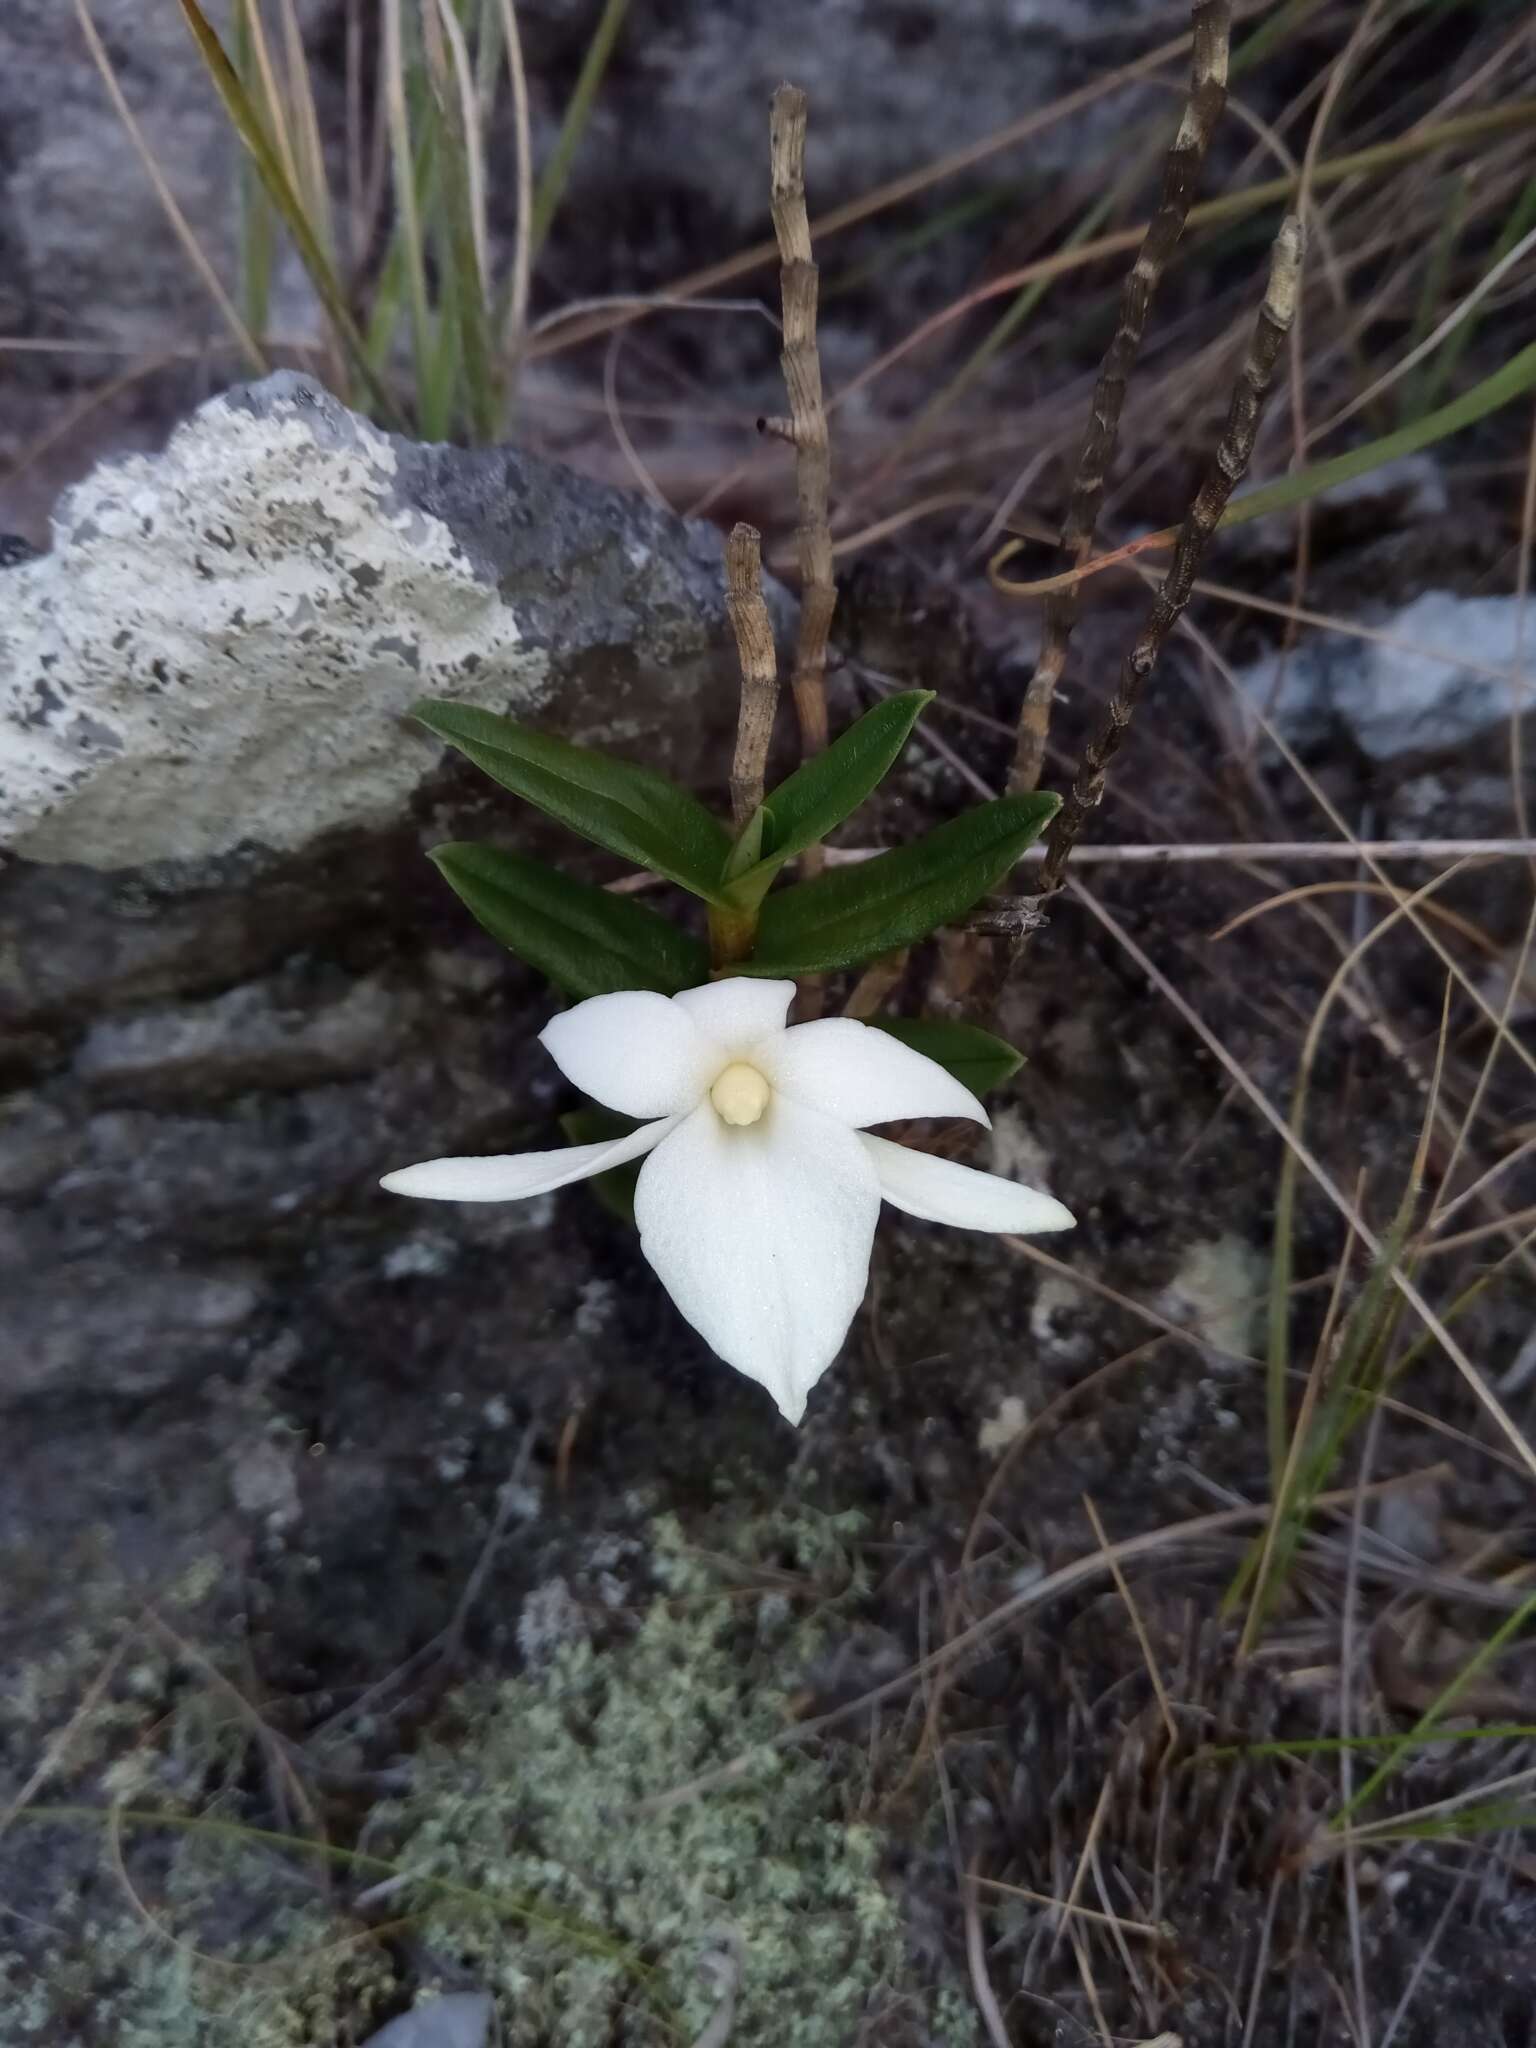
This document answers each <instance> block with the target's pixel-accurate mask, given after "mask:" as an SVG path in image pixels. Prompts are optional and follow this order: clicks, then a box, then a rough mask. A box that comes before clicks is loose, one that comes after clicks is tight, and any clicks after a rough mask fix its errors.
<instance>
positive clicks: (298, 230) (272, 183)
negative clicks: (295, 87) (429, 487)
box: [180, 0, 405, 426]
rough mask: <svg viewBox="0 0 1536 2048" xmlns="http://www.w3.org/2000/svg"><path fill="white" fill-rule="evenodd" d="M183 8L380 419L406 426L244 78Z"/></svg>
mask: <svg viewBox="0 0 1536 2048" xmlns="http://www.w3.org/2000/svg"><path fill="white" fill-rule="evenodd" d="M180 6H181V11H182V14H183V15H184V16H185V18H186V22H187V26H188V27H189V28H190V29H191V31H192V35H193V39H194V41H195V42H196V44H197V47H198V51H199V54H200V55H201V57H202V59H203V63H204V64H205V65H206V67H207V70H208V75H209V77H210V78H211V79H212V81H213V85H214V89H215V91H216V92H217V93H218V95H219V98H220V99H221V100H222V101H223V103H224V110H225V112H226V113H227V114H228V116H229V119H230V123H231V125H232V126H233V128H234V130H235V133H236V134H237V135H238V136H239V138H240V140H241V141H242V142H243V143H244V144H245V147H246V148H247V149H248V150H249V151H250V153H251V155H252V157H253V158H254V159H255V162H256V168H257V170H258V172H259V173H260V176H261V181H262V184H263V185H264V186H265V187H266V190H267V193H268V195H269V197H270V198H271V200H272V204H273V206H274V207H275V208H276V209H277V212H278V214H279V216H280V217H281V219H282V222H283V225H284V227H285V228H287V230H288V232H289V234H290V235H291V236H292V237H293V240H294V245H295V247H296V248H297V249H298V252H299V256H300V259H301V261H302V262H303V265H304V268H305V270H306V271H307V272H308V273H309V279H310V282H311V284H313V286H314V287H315V290H316V292H317V293H318V294H319V296H320V302H321V304H322V305H323V306H324V307H325V312H326V317H327V319H329V321H330V322H331V325H332V326H333V327H334V328H335V330H336V332H337V334H338V335H339V336H340V338H341V341H342V343H343V345H344V347H345V348H346V350H347V352H348V354H349V355H350V356H351V357H352V360H353V361H354V363H355V364H356V365H357V370H358V374H359V376H360V377H361V378H362V380H363V382H364V383H365V384H366V385H367V387H368V392H369V396H370V397H371V398H372V399H373V401H374V403H375V404H376V405H377V406H378V408H379V411H380V415H381V417H383V418H384V419H387V420H388V421H389V422H390V424H391V425H393V426H404V424H405V421H404V419H403V418H402V416H401V413H400V409H399V407H398V406H397V405H396V403H395V400H394V398H393V396H392V394H391V392H390V390H389V387H388V385H387V384H385V382H384V380H383V379H382V377H380V376H379V375H378V373H377V372H376V371H375V369H374V367H373V365H372V364H371V363H370V362H369V360H368V354H367V350H366V348H365V347H364V345H363V337H362V335H361V334H360V333H359V331H358V328H357V323H356V321H354V319H353V318H352V315H351V313H350V311H349V310H348V308H347V301H346V294H345V292H344V291H343V290H342V287H341V281H340V279H339V278H338V277H337V275H336V272H335V271H334V269H333V268H332V267H331V265H330V264H329V263H328V262H327V260H326V256H325V251H324V250H323V249H322V248H321V246H320V243H319V241H318V240H317V238H316V236H315V232H314V230H313V228H312V227H311V225H310V222H309V219H308V216H307V215H306V214H305V211H304V207H303V203H302V201H301V200H300V198H299V196H298V193H297V192H296V191H295V190H294V188H293V185H292V183H291V182H290V180H289V178H288V174H287V172H286V171H285V170H284V169H283V166H282V164H281V163H280V162H279V161H278V157H277V153H276V151H275V150H274V149H273V147H272V145H271V143H270V141H269V140H268V137H267V132H266V129H265V127H264V125H263V123H262V120H261V117H260V115H259V114H258V113H257V111H256V107H255V104H254V102H253V101H252V99H251V96H250V94H249V93H248V92H247V91H246V89H245V86H244V85H243V84H242V82H241V80H240V76H239V73H238V72H237V71H236V70H235V67H234V66H233V64H231V62H230V61H229V55H228V52H227V51H226V50H225V48H224V45H223V44H222V43H221V42H220V41H219V38H218V36H217V34H216V33H215V32H214V30H213V28H212V26H211V25H210V23H209V21H208V18H207V16H206V15H205V14H204V13H203V11H202V9H201V7H200V6H199V5H198V0H180Z"/></svg>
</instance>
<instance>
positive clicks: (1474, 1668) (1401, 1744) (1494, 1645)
mask: <svg viewBox="0 0 1536 2048" xmlns="http://www.w3.org/2000/svg"><path fill="white" fill-rule="evenodd" d="M1531 1620H1536V1593H1532V1594H1531V1596H1530V1598H1529V1599H1527V1600H1523V1601H1522V1602H1521V1603H1520V1605H1519V1606H1518V1607H1517V1608H1516V1609H1515V1611H1514V1613H1513V1614H1511V1615H1508V1616H1506V1618H1505V1619H1504V1620H1503V1621H1502V1622H1500V1624H1499V1626H1498V1627H1497V1628H1496V1629H1495V1630H1494V1632H1493V1634H1492V1635H1491V1636H1490V1637H1489V1638H1488V1640H1487V1642H1486V1643H1483V1644H1481V1645H1480V1646H1479V1647H1478V1649H1477V1651H1476V1652H1475V1653H1474V1654H1473V1655H1472V1656H1471V1657H1469V1658H1468V1659H1467V1661H1466V1663H1465V1664H1464V1665H1463V1666H1462V1668H1461V1669H1460V1671H1458V1672H1457V1674H1456V1676H1455V1677H1454V1678H1453V1679H1452V1680H1451V1682H1450V1684H1449V1685H1447V1686H1445V1687H1444V1688H1443V1690H1442V1691H1441V1692H1440V1693H1439V1694H1438V1695H1437V1696H1436V1697H1435V1698H1434V1699H1433V1700H1431V1701H1430V1703H1429V1705H1428V1706H1427V1707H1426V1708H1425V1709H1424V1712H1423V1713H1422V1714H1421V1715H1420V1716H1419V1719H1418V1721H1417V1723H1416V1724H1415V1725H1414V1727H1413V1728H1412V1729H1411V1730H1410V1731H1409V1733H1408V1734H1406V1735H1403V1736H1400V1737H1399V1738H1398V1740H1397V1741H1396V1742H1395V1743H1394V1744H1393V1745H1392V1748H1391V1749H1390V1751H1389V1752H1388V1754H1387V1755H1386V1756H1385V1757H1384V1758H1383V1759H1382V1761H1381V1762H1380V1763H1379V1764H1378V1765H1377V1767H1376V1769H1375V1770H1374V1771H1372V1773H1371V1775H1370V1776H1369V1777H1368V1778H1367V1779H1366V1781H1365V1783H1364V1784H1363V1785H1361V1786H1360V1788H1359V1790H1358V1791H1356V1792H1355V1793H1353V1794H1352V1795H1351V1797H1350V1798H1348V1799H1346V1800H1345V1802H1344V1804H1343V1805H1342V1806H1341V1807H1340V1808H1339V1810H1338V1812H1337V1813H1336V1814H1335V1815H1334V1816H1333V1818H1332V1820H1331V1821H1330V1822H1329V1823H1328V1825H1329V1827H1330V1828H1332V1829H1334V1830H1337V1829H1339V1828H1342V1827H1343V1826H1345V1824H1346V1823H1347V1822H1348V1820H1349V1819H1350V1816H1351V1815H1352V1814H1356V1813H1358V1812H1359V1811H1360V1809H1361V1807H1362V1806H1365V1805H1366V1804H1367V1803H1368V1802H1369V1801H1370V1800H1372V1799H1374V1798H1375V1796H1376V1794H1377V1793H1378V1792H1379V1791H1380V1790H1381V1788H1382V1786H1383V1785H1384V1784H1385V1783H1386V1782H1387V1780H1388V1778H1390V1777H1391V1776H1392V1773H1393V1772H1394V1771H1395V1770H1396V1769H1397V1767H1398V1765H1399V1764H1400V1763H1401V1762H1402V1760H1403V1758H1404V1756H1405V1755H1406V1754H1407V1753H1408V1751H1409V1750H1410V1749H1412V1748H1413V1746H1414V1745H1415V1744H1416V1743H1419V1742H1422V1741H1423V1739H1424V1738H1425V1736H1426V1735H1428V1734H1429V1733H1430V1732H1431V1730H1432V1729H1433V1728H1434V1726H1435V1723H1436V1722H1437V1721H1439V1720H1441V1719H1443V1717H1444V1716H1445V1715H1446V1714H1448V1713H1449V1712H1450V1711H1451V1709H1452V1708H1453V1707H1454V1706H1455V1704H1456V1702H1457V1700H1459V1699H1460V1697H1461V1695H1462V1694H1463V1693H1464V1692H1465V1691H1466V1689H1467V1687H1468V1686H1469V1685H1471V1683H1472V1682H1473V1680H1474V1679H1475V1678H1477V1677H1478V1676H1479V1674H1480V1673H1481V1672H1483V1671H1484V1670H1486V1669H1487V1667H1488V1665H1489V1664H1491V1663H1492V1662H1493V1660H1494V1658H1495V1657H1496V1656H1498V1654H1499V1652H1500V1651H1501V1650H1502V1649H1503V1648H1504V1646H1505V1644H1506V1643H1509V1642H1511V1641H1513V1639H1514V1638H1515V1637H1516V1636H1517V1635H1518V1634H1519V1633H1520V1631H1521V1629H1523V1628H1524V1627H1525V1625H1526V1623H1527V1622H1528V1621H1531Z"/></svg>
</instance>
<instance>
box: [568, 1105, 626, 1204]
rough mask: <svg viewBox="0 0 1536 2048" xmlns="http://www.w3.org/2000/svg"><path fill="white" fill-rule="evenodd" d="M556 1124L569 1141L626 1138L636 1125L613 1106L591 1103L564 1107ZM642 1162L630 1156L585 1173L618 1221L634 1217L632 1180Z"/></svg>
mask: <svg viewBox="0 0 1536 2048" xmlns="http://www.w3.org/2000/svg"><path fill="white" fill-rule="evenodd" d="M560 1128H561V1130H562V1131H564V1133H565V1135H566V1136H567V1137H568V1138H569V1139H570V1141H571V1143H572V1144H573V1145H606V1144H607V1143H608V1142H609V1141H610V1140H611V1139H613V1138H627V1137H628V1136H629V1134H630V1132H631V1131H633V1130H635V1129H636V1128H638V1127H637V1125H636V1123H635V1119H634V1118H633V1117H632V1116H620V1115H619V1113H618V1111H617V1110H616V1109H602V1108H599V1107H598V1106H597V1105H596V1104H593V1105H592V1106H591V1107H589V1108H587V1109H571V1110H567V1111H566V1113H565V1115H564V1116H563V1117H561V1119H560ZM644 1164H645V1161H644V1160H643V1159H631V1160H630V1162H629V1164H628V1165H627V1166H610V1167H609V1168H608V1170H607V1172H606V1173H594V1174H592V1175H590V1176H589V1177H588V1180H587V1186H588V1187H589V1188H590V1189H591V1190H592V1192H593V1194H594V1195H596V1197H597V1199H598V1200H599V1201H600V1202H601V1203H602V1205H603V1207H604V1208H605V1209H606V1210H607V1211H608V1212H609V1214H610V1215H612V1216H617V1217H618V1219H619V1221H620V1222H621V1223H633V1222H634V1220H635V1183H636V1182H637V1181H638V1180H639V1178H640V1169H641V1167H642V1166H644Z"/></svg>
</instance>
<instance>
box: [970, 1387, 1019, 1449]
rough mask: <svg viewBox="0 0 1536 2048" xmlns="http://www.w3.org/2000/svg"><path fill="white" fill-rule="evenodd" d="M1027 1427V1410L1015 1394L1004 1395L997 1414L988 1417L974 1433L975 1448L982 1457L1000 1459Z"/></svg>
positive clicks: (998, 1405)
mask: <svg viewBox="0 0 1536 2048" xmlns="http://www.w3.org/2000/svg"><path fill="white" fill-rule="evenodd" d="M1028 1427H1029V1410H1028V1408H1026V1407H1025V1405H1024V1403H1023V1401H1022V1400H1020V1398H1019V1396H1018V1395H1017V1394H1004V1396H1003V1398H1002V1400H1001V1401H999V1402H998V1404H997V1413H996V1414H995V1415H989V1416H988V1417H987V1419H986V1421H985V1422H983V1423H982V1425H981V1428H980V1429H979V1430H978V1431H977V1432H976V1448H977V1450H979V1451H980V1452H981V1453H982V1455H983V1456H984V1457H988V1458H1000V1457H1001V1456H1002V1454H1003V1452H1004V1451H1006V1450H1007V1448H1008V1446H1009V1445H1010V1444H1011V1443H1013V1442H1014V1441H1015V1439H1016V1438H1018V1437H1020V1436H1022V1435H1023V1433H1024V1431H1025V1430H1026V1429H1027V1428H1028Z"/></svg>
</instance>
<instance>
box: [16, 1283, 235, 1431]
mask: <svg viewBox="0 0 1536 2048" xmlns="http://www.w3.org/2000/svg"><path fill="white" fill-rule="evenodd" d="M5 1265H6V1260H5V1258H4V1253H3V1247H0V1274H3V1278H0V1287H3V1289H4V1295H5V1313H6V1326H7V1328H8V1329H9V1330H10V1332H11V1334H12V1340H13V1341H11V1342H10V1343H8V1344H7V1345H6V1347H5V1350H4V1353H3V1355H0V1409H4V1408H6V1407H7V1406H8V1405H9V1404H10V1403H12V1402H15V1401H20V1400H31V1399H34V1398H35V1397H37V1396H39V1395H47V1396H49V1397H51V1398H54V1399H59V1400H76V1401H77V1400H79V1399H80V1398H81V1397H82V1396H86V1395H95V1396H103V1395H105V1396H108V1397H110V1398H112V1399H114V1400H122V1399H126V1398H131V1397H140V1398H142V1397H143V1396H145V1395H150V1394H158V1393H164V1392H165V1391H167V1390H168V1389H169V1388H171V1387H174V1386H177V1385H181V1384H185V1383H187V1382H189V1381H193V1380H195V1379H197V1378H201V1377H203V1376H205V1375H207V1374H209V1373H213V1372H216V1371H218V1370H219V1368H220V1367H221V1366H223V1365H226V1364H227V1363H228V1362H229V1357H230V1345H231V1341H232V1339H233V1338H234V1337H235V1336H236V1334H237V1333H238V1332H239V1331H240V1329H241V1327H242V1325H244V1324H245V1323H247V1322H248V1321H249V1320H250V1318H251V1317H252V1315H253V1314H254V1313H255V1311H256V1308H257V1306H258V1304H259V1302H260V1300H261V1295H262V1288H261V1283H260V1279H259V1276H258V1275H257V1273H256V1271H255V1269H254V1268H252V1267H249V1266H245V1265H237V1264H223V1265H212V1266H209V1267H207V1268H205V1269H203V1270H201V1271H199V1270H196V1269H194V1268H189V1267H183V1266H181V1265H179V1264H177V1263H175V1262H174V1260H172V1259H170V1258H166V1259H164V1260H163V1261H161V1260H158V1259H157V1260H153V1261H135V1262H133V1263H132V1264H131V1265H130V1264H129V1263H127V1262H125V1261H122V1260H120V1259H118V1258H116V1257H113V1256H112V1255H110V1254H106V1255H103V1256H102V1257H100V1258H97V1259H88V1260H78V1261H75V1262H73V1263H72V1264H71V1265H70V1266H69V1267H68V1268H67V1270H66V1272H65V1273H64V1274H62V1275H61V1274H58V1273H49V1272H47V1271H41V1272H29V1271H26V1270H22V1271H19V1272H6V1271H5V1270H4V1268H5Z"/></svg>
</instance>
